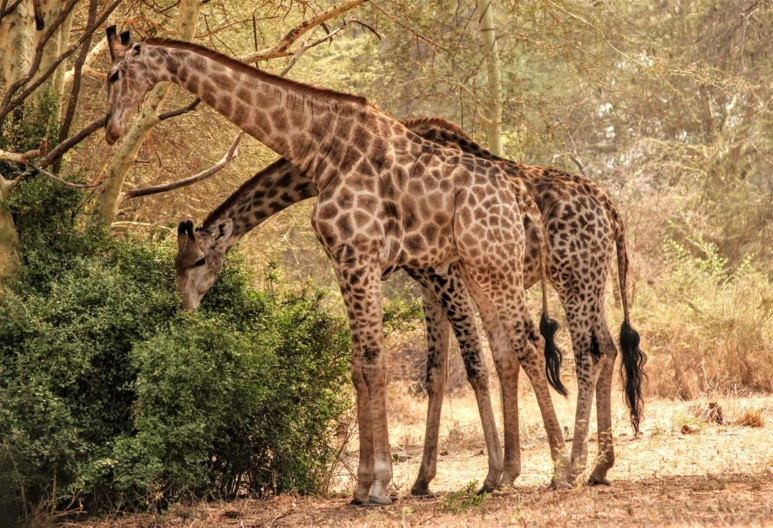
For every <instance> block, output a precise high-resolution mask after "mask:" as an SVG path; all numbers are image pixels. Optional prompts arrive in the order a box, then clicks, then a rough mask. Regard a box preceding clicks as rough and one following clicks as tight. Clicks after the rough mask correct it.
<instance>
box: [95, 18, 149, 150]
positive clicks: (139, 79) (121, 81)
mask: <svg viewBox="0 0 773 528" xmlns="http://www.w3.org/2000/svg"><path fill="white" fill-rule="evenodd" d="M107 42H108V47H109V48H110V57H111V58H112V60H113V63H112V65H111V67H110V73H109V74H108V76H107V117H106V122H105V140H106V141H107V143H108V144H109V145H112V144H113V143H115V142H116V141H118V140H119V139H120V138H121V137H122V136H123V134H124V129H125V125H126V119H127V117H128V116H129V114H130V113H131V111H132V109H134V108H136V107H137V105H139V103H140V102H141V101H142V100H143V99H144V98H145V96H146V95H147V94H148V92H149V91H150V89H151V88H153V86H154V85H155V84H156V83H157V82H158V81H159V78H158V74H157V72H156V71H154V68H155V69H157V64H155V63H154V61H152V60H151V58H150V56H149V55H150V54H149V53H148V52H147V49H146V48H147V46H146V45H145V43H143V42H137V43H131V42H130V37H129V32H128V31H124V32H123V33H121V35H120V38H119V36H118V35H117V34H116V29H115V26H110V27H109V28H107Z"/></svg>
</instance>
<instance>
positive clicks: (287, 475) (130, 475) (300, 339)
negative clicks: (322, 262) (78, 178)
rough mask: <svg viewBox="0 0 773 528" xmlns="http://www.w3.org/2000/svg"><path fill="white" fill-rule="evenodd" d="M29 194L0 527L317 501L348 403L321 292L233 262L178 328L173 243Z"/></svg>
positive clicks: (7, 309) (4, 426) (342, 348)
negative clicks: (209, 503)
mask: <svg viewBox="0 0 773 528" xmlns="http://www.w3.org/2000/svg"><path fill="white" fill-rule="evenodd" d="M27 185H28V187H27V189H26V191H25V192H24V193H21V194H20V197H19V199H18V200H17V201H16V202H15V203H14V204H13V205H14V207H15V210H16V211H21V210H24V211H25V216H26V215H29V214H33V215H34V214H36V211H37V215H38V216H37V219H35V218H28V219H26V220H25V221H23V222H20V223H19V226H20V234H21V235H22V244H23V247H24V249H25V251H26V253H25V255H26V256H28V258H27V263H26V268H27V269H26V270H25V273H24V275H23V277H22V278H21V280H20V281H19V282H18V283H17V284H16V285H15V287H14V289H13V291H12V292H10V293H9V294H8V295H7V296H6V297H5V298H3V299H2V300H0V512H1V511H2V509H3V506H4V505H8V504H12V505H13V504H15V505H16V506H17V509H19V510H20V509H21V508H18V506H19V505H20V504H21V502H22V500H26V502H28V503H35V502H37V501H40V500H51V499H53V502H54V503H57V504H59V505H65V506H66V505H67V504H68V503H69V501H70V500H71V499H72V498H73V497H76V498H77V500H78V501H79V502H81V503H83V504H84V505H85V506H86V507H87V508H88V509H89V510H90V511H94V510H95V509H99V508H101V507H104V506H108V505H109V506H110V507H129V508H137V507H140V508H142V507H155V506H157V505H159V504H163V503H164V502H166V501H171V500H177V499H179V498H181V497H183V496H185V495H188V494H194V495H197V496H206V495H210V496H221V497H230V496H233V495H235V494H236V493H238V492H241V491H253V492H257V493H265V492H269V491H270V492H281V491H283V490H288V489H296V490H298V491H300V492H310V491H313V490H314V489H316V487H317V486H318V485H319V484H320V482H321V480H322V476H323V474H324V470H325V467H326V464H327V462H328V461H329V460H330V456H331V453H332V451H331V449H330V447H329V443H328V440H329V438H330V433H331V429H332V428H333V427H334V425H335V424H334V420H335V418H336V417H337V416H338V414H339V413H340V412H341V411H342V410H343V409H344V407H345V406H346V405H347V402H348V393H347V391H345V390H341V389H342V386H345V384H346V381H345V380H346V372H347V370H348V368H347V360H348V335H347V333H346V332H345V331H342V330H343V329H344V328H345V325H344V324H343V323H342V321H340V320H339V319H335V318H333V317H331V316H330V315H328V314H327V313H326V312H325V311H323V310H321V309H319V304H320V299H321V298H322V296H323V293H322V292H320V291H316V290H304V291H302V292H301V293H300V294H299V295H278V294H275V293H273V288H272V291H270V292H268V293H266V292H259V291H255V290H254V289H253V288H251V287H250V285H249V277H248V275H247V274H246V272H245V270H244V267H243V265H242V264H241V263H240V262H239V261H238V259H229V261H228V262H227V264H226V267H225V269H224V271H223V273H222V274H221V276H220V278H219V280H218V281H217V282H216V284H215V286H214V287H213V289H212V291H211V292H210V293H209V294H208V295H207V297H206V299H205V302H204V303H203V304H202V307H201V309H200V310H199V313H196V314H193V315H191V314H184V313H181V312H180V311H179V308H178V307H179V299H178V298H177V297H176V295H175V294H174V280H175V274H174V268H173V265H172V254H171V252H170V249H171V248H170V245H169V244H166V243H164V242H163V241H162V243H161V244H156V245H155V246H153V247H149V246H148V245H147V244H141V243H139V242H137V241H135V240H132V239H131V238H127V239H124V240H118V239H115V238H113V237H112V236H109V235H108V234H106V233H104V232H100V231H98V230H94V229H89V228H84V227H83V226H81V225H79V223H78V222H77V217H76V216H75V214H74V208H75V207H77V204H78V203H79V202H80V198H79V197H78V196H72V197H71V198H72V199H65V198H63V197H62V196H59V197H56V196H54V195H53V193H52V192H51V189H50V188H49V187H48V186H47V184H45V183H40V182H39V181H35V180H34V179H31V181H30V183H29V184H27ZM59 191H60V192H62V190H61V189H59ZM66 192H69V191H66ZM47 229H48V230H52V231H53V232H54V234H52V232H48V233H46V232H45V230H47ZM63 240H66V243H64V242H63ZM30 255H33V256H34V258H29V256H30ZM6 507H7V506H6Z"/></svg>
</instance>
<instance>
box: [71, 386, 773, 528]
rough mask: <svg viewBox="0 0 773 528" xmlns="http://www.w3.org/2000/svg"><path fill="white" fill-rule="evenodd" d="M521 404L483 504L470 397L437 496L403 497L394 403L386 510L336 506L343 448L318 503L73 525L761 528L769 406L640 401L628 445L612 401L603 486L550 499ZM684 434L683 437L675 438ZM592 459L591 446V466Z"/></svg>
mask: <svg viewBox="0 0 773 528" xmlns="http://www.w3.org/2000/svg"><path fill="white" fill-rule="evenodd" d="M393 392H394V391H393ZM574 394H576V393H574ZM522 395H523V397H522V405H521V408H522V411H521V431H522V436H521V444H522V463H523V473H522V475H521V476H520V477H519V479H518V481H517V483H516V487H515V489H512V490H508V491H504V492H498V493H495V494H493V495H490V496H486V497H480V496H477V495H475V494H470V493H468V492H467V490H468V489H471V488H472V487H474V484H473V483H474V482H475V481H481V480H482V479H483V477H484V476H485V473H486V468H487V465H486V456H485V455H484V454H483V446H484V443H483V439H482V437H481V435H480V433H479V427H478V426H477V424H478V417H477V411H476V410H475V407H474V400H473V399H472V398H471V397H469V396H463V397H458V398H447V400H446V403H445V407H444V410H443V425H442V432H441V456H440V460H439V463H438V475H437V478H436V479H435V481H434V482H433V484H432V489H433V490H434V491H435V492H437V493H438V496H437V497H436V498H434V499H429V500H416V499H412V498H410V497H409V496H407V492H408V490H409V489H410V486H411V484H412V479H413V478H414V477H415V475H416V473H417V469H418V466H419V462H420V456H421V441H422V437H423V427H424V412H425V408H426V407H425V406H426V403H425V402H423V401H421V400H417V399H415V398H412V397H409V396H406V395H403V396H399V395H394V396H393V397H392V400H391V402H392V408H391V410H390V411H391V414H390V415H391V417H392V418H391V419H392V424H391V439H392V445H393V452H394V453H393V455H394V458H395V464H394V480H393V483H394V494H395V496H396V501H395V503H394V504H393V505H392V506H389V507H365V508H363V507H352V506H347V502H348V500H349V496H350V492H351V490H352V489H353V488H352V486H353V481H352V478H351V471H353V470H354V469H355V467H356V450H355V448H356V445H355V444H354V443H353V444H352V445H351V446H350V447H351V448H350V449H349V450H348V452H347V456H346V458H345V460H344V461H343V464H341V465H339V470H338V472H337V475H336V477H335V479H334V480H333V482H332V485H331V492H330V493H329V495H328V496H327V497H324V498H320V497H315V498H308V497H293V496H292V495H285V496H281V497H278V498H272V499H266V500H248V499H244V500H240V501H236V502H232V503H227V504H226V503H200V504H197V505H192V506H181V505H178V506H176V507H174V508H172V509H171V510H170V511H169V512H167V513H166V514H164V515H161V516H157V517H154V516H129V517H112V518H109V519H106V518H103V519H90V520H85V521H82V522H80V523H77V526H79V527H80V528H86V527H94V528H96V527H99V528H103V527H106V526H122V527H127V528H128V527H132V528H135V527H136V528H139V527H150V526H162V527H165V528H166V527H169V528H171V527H186V528H188V527H191V528H192V527H196V528H204V527H220V526H223V527H239V528H241V527H244V528H248V527H268V526H363V527H364V526H419V525H421V526H511V525H513V526H597V525H604V526H641V525H648V526H660V525H680V526H709V525H710V526H714V525H719V526H738V525H742V526H773V397H758V396H755V397H745V398H743V397H720V398H717V399H716V400H715V399H712V401H719V403H720V404H721V406H722V409H723V411H724V416H725V419H726V422H730V423H726V424H725V425H717V424H710V423H707V422H705V421H703V420H702V418H701V415H702V411H703V410H704V409H705V408H706V404H707V403H708V400H706V401H704V402H692V403H685V402H674V401H651V402H648V405H647V416H646V421H645V422H644V425H643V432H642V434H641V435H640V436H639V437H637V438H634V437H633V436H632V435H631V433H630V427H629V426H628V422H627V419H626V415H625V409H624V407H623V405H622V402H621V400H619V399H618V400H617V402H616V403H617V405H615V411H616V416H615V417H614V422H615V423H616V424H617V425H616V428H617V429H616V438H617V462H616V465H615V467H614V468H613V470H612V471H611V472H610V478H611V479H612V480H613V485H612V486H611V487H599V488H580V489H573V490H569V491H562V492H551V491H547V490H546V489H545V486H546V484H547V482H548V480H549V475H550V470H551V463H550V459H549V451H548V447H547V442H546V440H545V436H544V432H543V429H542V426H541V423H540V418H539V414H538V411H537V406H536V402H535V401H534V398H533V396H532V395H531V393H530V392H529V391H528V389H526V388H524V391H523V392H522ZM555 403H556V407H557V412H558V414H559V418H560V420H561V423H563V424H565V426H566V432H567V436H571V424H572V421H573V419H572V418H573V415H572V413H573V411H574V402H573V401H572V399H571V398H570V399H569V400H568V401H564V400H563V399H561V398H560V397H556V398H555ZM593 420H594V423H595V417H594V418H593ZM760 421H761V422H762V424H760V423H759V422H760ZM734 422H735V423H734ZM741 422H749V423H751V425H740V424H741ZM752 425H753V426H752ZM760 425H762V426H761V427H760ZM684 426H688V427H687V428H689V429H690V431H691V432H690V434H683V433H682V429H683V428H684ZM592 432H593V433H595V431H592ZM595 450H596V443H595V439H594V440H593V441H592V443H591V444H590V459H591V460H592V459H593V456H594V455H595ZM70 526H73V525H72V524H70Z"/></svg>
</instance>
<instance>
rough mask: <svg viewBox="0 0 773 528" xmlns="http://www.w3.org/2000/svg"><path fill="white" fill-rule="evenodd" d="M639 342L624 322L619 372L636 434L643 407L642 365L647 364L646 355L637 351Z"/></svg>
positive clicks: (636, 333) (621, 333)
mask: <svg viewBox="0 0 773 528" xmlns="http://www.w3.org/2000/svg"><path fill="white" fill-rule="evenodd" d="M640 340H641V339H640V338H639V333H638V332H637V331H636V330H634V329H633V328H631V325H630V324H628V322H627V321H626V322H624V323H623V325H622V326H621V327H620V350H621V352H622V356H623V361H622V364H621V372H622V375H623V384H624V385H625V403H626V404H627V405H628V408H629V409H631V425H632V426H633V430H634V431H635V432H637V433H638V432H639V424H640V422H641V418H642V410H643V407H644V399H643V398H642V394H641V382H642V380H643V379H644V377H645V376H646V374H645V373H644V364H645V363H647V355H646V354H645V353H644V352H642V351H641V350H640V349H639V341H640Z"/></svg>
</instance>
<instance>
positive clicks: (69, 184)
mask: <svg viewBox="0 0 773 528" xmlns="http://www.w3.org/2000/svg"><path fill="white" fill-rule="evenodd" d="M27 165H29V167H30V168H32V169H33V170H34V171H35V172H39V173H40V174H42V175H43V176H47V177H48V178H50V179H52V180H54V181H55V182H57V183H61V184H62V185H64V186H66V187H71V188H73V189H93V188H94V187H99V185H100V184H101V183H102V181H101V180H100V181H98V182H97V183H92V184H88V183H72V182H68V181H67V180H63V179H62V178H60V177H59V176H56V175H54V174H51V173H50V172H48V171H47V170H45V169H42V168H40V167H38V166H37V165H35V164H34V163H32V162H29V161H28V162H27Z"/></svg>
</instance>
